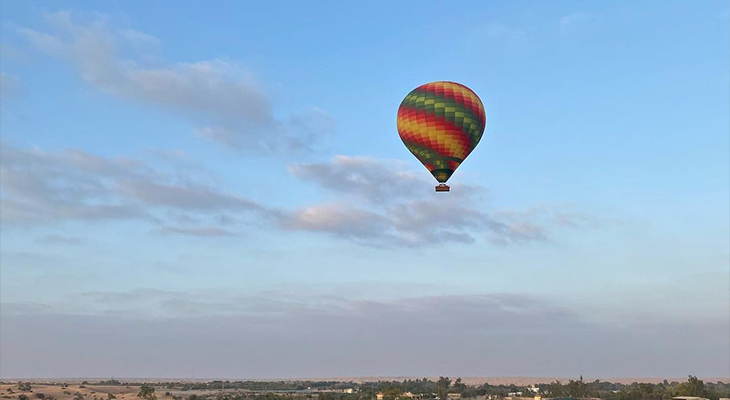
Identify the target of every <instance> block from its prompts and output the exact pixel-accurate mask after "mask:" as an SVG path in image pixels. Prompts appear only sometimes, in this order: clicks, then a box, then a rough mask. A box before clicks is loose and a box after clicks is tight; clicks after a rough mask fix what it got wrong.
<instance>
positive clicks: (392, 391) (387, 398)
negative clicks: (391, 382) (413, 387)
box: [383, 386, 403, 400]
mask: <svg viewBox="0 0 730 400" xmlns="http://www.w3.org/2000/svg"><path fill="white" fill-rule="evenodd" d="M402 394H403V391H402V390H400V389H399V388H397V387H395V386H393V387H391V388H388V389H386V390H385V391H384V392H383V400H396V399H397V398H399V397H401V395H402Z"/></svg>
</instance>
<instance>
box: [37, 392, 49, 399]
mask: <svg viewBox="0 0 730 400" xmlns="http://www.w3.org/2000/svg"><path fill="white" fill-rule="evenodd" d="M35 397H37V398H39V399H45V398H46V395H45V394H43V393H36V394H35Z"/></svg>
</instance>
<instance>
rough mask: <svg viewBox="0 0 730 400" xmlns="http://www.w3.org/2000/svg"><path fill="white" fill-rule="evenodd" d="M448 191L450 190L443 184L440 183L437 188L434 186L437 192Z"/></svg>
mask: <svg viewBox="0 0 730 400" xmlns="http://www.w3.org/2000/svg"><path fill="white" fill-rule="evenodd" d="M450 190H451V188H450V187H449V186H448V185H447V184H445V183H441V184H439V185H438V186H436V191H437V192H448V191H450Z"/></svg>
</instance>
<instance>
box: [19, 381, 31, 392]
mask: <svg viewBox="0 0 730 400" xmlns="http://www.w3.org/2000/svg"><path fill="white" fill-rule="evenodd" d="M31 389H32V387H31V386H30V382H20V383H18V390H20V391H21V392H30V391H31Z"/></svg>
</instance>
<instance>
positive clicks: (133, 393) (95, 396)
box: [0, 383, 172, 400]
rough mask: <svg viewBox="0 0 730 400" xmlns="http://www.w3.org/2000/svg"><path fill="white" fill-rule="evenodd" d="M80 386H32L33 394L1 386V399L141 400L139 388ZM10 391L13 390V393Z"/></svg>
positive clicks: (12, 387) (163, 396)
mask: <svg viewBox="0 0 730 400" xmlns="http://www.w3.org/2000/svg"><path fill="white" fill-rule="evenodd" d="M80 386H84V385H80V384H70V385H68V387H65V388H64V387H62V385H61V384H60V383H59V384H56V385H41V384H32V390H33V392H21V391H20V390H18V385H17V384H4V385H0V399H5V400H7V399H12V400H18V398H19V396H20V395H21V394H25V395H26V396H28V400H41V399H40V398H39V397H38V396H36V395H37V394H43V396H44V399H43V400H49V396H52V397H53V398H55V400H73V399H74V398H76V396H77V393H80V394H81V395H82V396H83V398H84V400H107V399H108V398H109V394H110V393H111V394H113V395H114V396H115V397H116V398H117V399H119V400H126V399H129V400H132V399H134V400H139V398H138V397H137V393H139V386H124V385H121V386H96V385H94V386H86V387H80ZM8 389H11V390H12V393H11V392H9V391H8ZM157 390H160V389H157ZM155 394H156V395H157V398H158V399H159V400H165V399H172V397H166V396H165V391H164V390H163V391H162V393H155ZM6 396H7V397H6Z"/></svg>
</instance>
